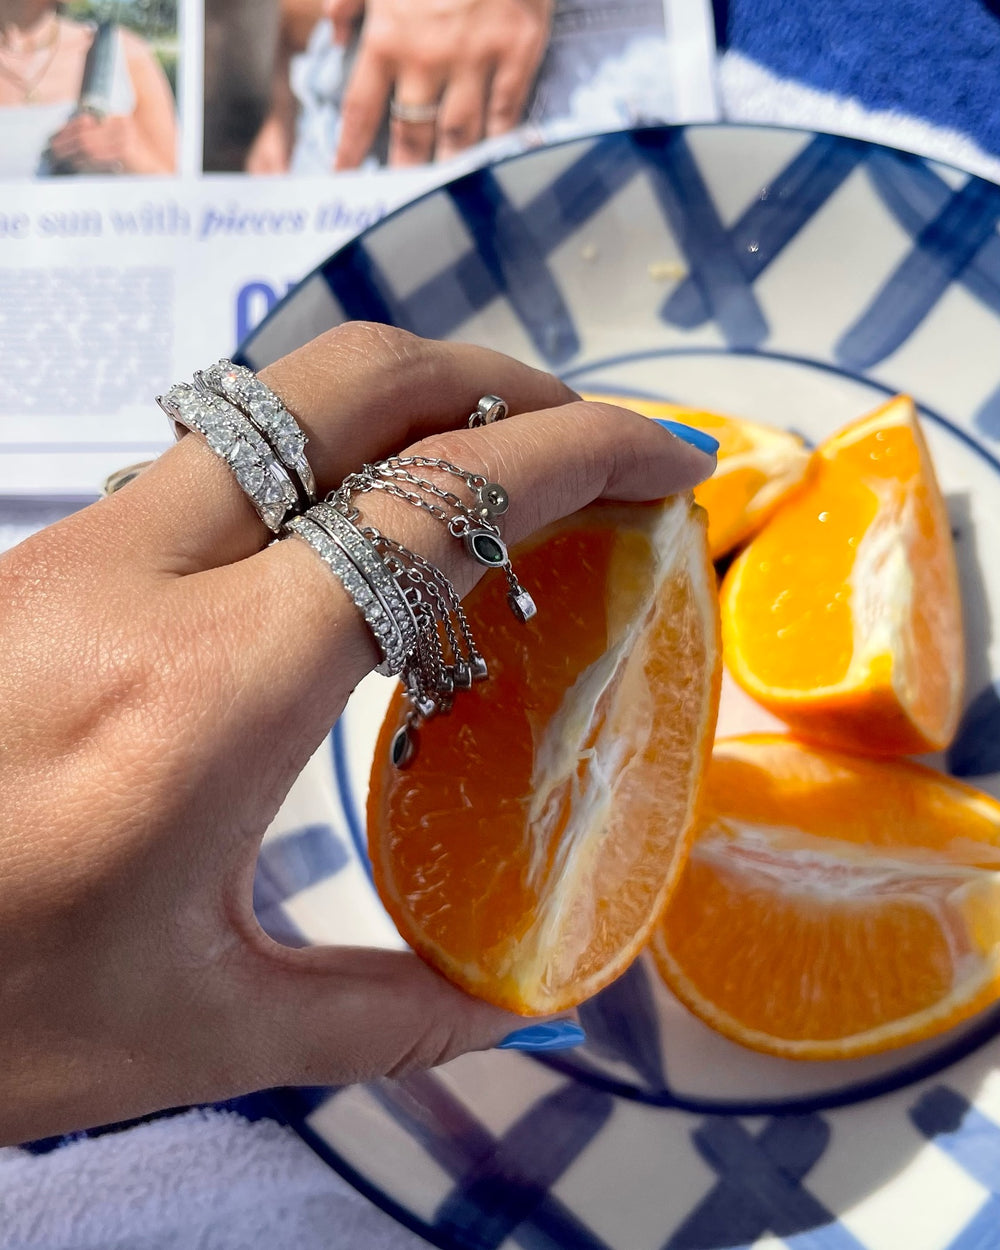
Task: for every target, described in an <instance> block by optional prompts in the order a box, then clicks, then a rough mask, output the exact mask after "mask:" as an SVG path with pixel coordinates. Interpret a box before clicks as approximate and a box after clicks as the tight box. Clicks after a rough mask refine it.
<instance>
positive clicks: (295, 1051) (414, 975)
mask: <svg viewBox="0 0 1000 1250" xmlns="http://www.w3.org/2000/svg"><path fill="white" fill-rule="evenodd" d="M265 958H266V960H267V962H268V963H269V964H270V967H269V968H268V969H267V970H266V971H264V973H263V975H260V974H258V976H256V977H255V986H256V991H255V993H254V994H253V995H251V996H244V995H241V996H240V997H241V1004H242V1005H241V1008H240V1012H239V1014H240V1015H241V1016H242V1020H241V1021H238V1022H235V1023H237V1028H236V1029H234V1032H235V1033H236V1035H237V1036H238V1037H239V1039H240V1041H239V1043H238V1046H239V1049H240V1051H241V1054H242V1060H243V1062H242V1063H241V1064H240V1067H241V1068H242V1069H243V1070H244V1071H245V1073H246V1081H247V1088H248V1089H249V1088H251V1087H252V1088H261V1087H263V1086H268V1085H347V1084H351V1083H353V1082H356V1081H368V1080H372V1079H373V1078H375V1077H379V1076H390V1077H399V1076H402V1075H403V1074H404V1073H406V1072H410V1071H416V1070H420V1069H424V1068H432V1067H436V1066H437V1065H438V1064H440V1063H445V1062H447V1061H448V1060H449V1059H454V1058H456V1057H457V1056H458V1055H462V1054H465V1053H466V1052H468V1051H473V1050H488V1049H490V1048H491V1047H494V1046H496V1045H497V1044H498V1043H500V1042H502V1041H504V1039H507V1038H509V1036H510V1035H511V1034H512V1033H515V1032H519V1031H520V1030H522V1029H524V1028H525V1027H526V1026H527V1027H528V1028H531V1029H532V1033H531V1034H529V1035H528V1037H527V1039H526V1041H527V1044H522V1039H519V1038H514V1039H511V1041H510V1042H507V1043H506V1045H507V1046H508V1047H510V1048H513V1049H533V1050H534V1049H562V1048H565V1047H566V1046H570V1045H576V1044H578V1043H579V1042H581V1041H583V1033H582V1031H581V1030H580V1029H579V1028H578V1027H577V1026H576V1025H569V1026H568V1027H566V1028H561V1029H559V1028H557V1029H553V1028H551V1027H550V1028H542V1029H539V1028H538V1026H539V1025H541V1024H544V1022H545V1018H543V1019H542V1020H539V1019H538V1018H537V1017H535V1018H532V1019H530V1020H526V1019H524V1018H523V1017H521V1016H517V1015H515V1014H513V1013H512V1012H509V1011H504V1010H503V1009H501V1008H499V1007H494V1006H493V1005H492V1004H490V1003H486V1002H483V1001H481V1000H480V999H477V998H473V997H472V996H471V995H469V994H466V993H465V992H464V991H462V990H460V989H458V988H456V987H455V986H453V985H452V984H451V983H450V982H448V981H446V980H445V979H444V978H443V977H441V976H439V975H438V974H437V973H436V972H434V971H433V970H432V969H431V968H430V967H428V965H427V964H425V963H424V962H423V961H422V960H421V959H420V958H419V957H418V956H416V955H414V954H411V953H410V952H406V951H385V950H373V949H370V948H362V947H312V948H306V949H304V950H295V951H293V950H287V949H286V948H280V954H273V953H269V954H268V955H267V956H266V957H265Z"/></svg>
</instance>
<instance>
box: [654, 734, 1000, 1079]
mask: <svg viewBox="0 0 1000 1250" xmlns="http://www.w3.org/2000/svg"><path fill="white" fill-rule="evenodd" d="M652 952H653V956H654V959H655V960H656V963H657V966H658V967H659V969H660V971H661V973H662V975H663V977H664V979H665V980H666V982H667V984H668V985H669V986H670V988H671V989H672V990H673V992H674V993H675V994H676V995H677V997H678V998H680V1000H681V1001H682V1002H683V1003H685V1004H686V1005H687V1006H688V1007H689V1008H690V1009H691V1010H692V1011H693V1012H694V1013H695V1014H696V1015H698V1016H700V1017H701V1018H702V1019H703V1020H704V1021H706V1023H708V1024H710V1025H711V1026H712V1027H713V1028H715V1029H717V1030H718V1031H719V1032H720V1033H723V1034H724V1035H725V1036H726V1037H729V1038H731V1039H732V1040H733V1041H736V1042H740V1043H742V1044H743V1045H745V1046H749V1047H752V1048H753V1049H754V1050H760V1051H765V1052H768V1053H771V1054H775V1055H783V1056H785V1057H787V1058H794V1059H842V1058H852V1057H855V1056H857V1055H864V1054H869V1053H872V1052H875V1051H881V1050H887V1049H889V1048H890V1047H893V1046H901V1045H903V1044H905V1043H908V1042H916V1041H920V1040H922V1039H924V1038H927V1037H931V1036H934V1035H935V1034H937V1033H939V1032H941V1031H942V1030H944V1029H947V1028H949V1027H951V1026H952V1025H955V1024H957V1023H959V1022H960V1021H962V1020H964V1019H966V1018H968V1017H969V1016H971V1015H972V1014H973V1013H974V1012H976V1011H978V1010H980V1009H982V1008H983V1007H985V1006H987V1005H988V1004H989V1003H991V1002H992V1001H993V1000H994V999H996V997H997V996H998V994H1000V803H997V802H996V801H995V800H994V799H992V798H990V797H989V796H987V795H985V794H981V793H979V792H978V791H976V790H973V789H972V788H971V787H969V786H965V785H962V784H961V783H960V782H957V781H955V780H953V779H952V778H950V777H947V776H944V775H942V774H940V773H937V772H933V771H932V770H931V769H928V768H924V767H921V766H920V765H917V764H912V763H909V762H903V761H887V760H868V759H861V758H859V757H856V756H849V755H843V754H840V753H836V752H832V751H826V750H821V749H818V748H810V747H807V746H805V745H803V744H800V743H796V742H795V741H793V740H792V739H790V738H784V737H780V736H777V735H760V736H749V737H746V738H731V739H726V740H722V741H720V742H718V743H716V747H715V752H714V755H713V757H712V763H711V765H710V767H709V771H708V777H707V781H706V787H705V794H704V806H703V815H702V818H701V820H700V822H699V827H698V832H697V834H696V836H695V840H694V842H693V845H692V848H691V854H690V857H689V859H688V861H687V863H686V865H685V867H684V870H683V872H682V873H681V877H680V880H679V882H678V885H677V888H676V890H675V891H674V893H673V894H672V896H671V899H670V902H669V903H668V905H667V910H666V913H665V916H664V920H663V922H662V924H661V925H660V926H659V927H658V929H657V932H656V935H655V937H654V940H653V943H652Z"/></svg>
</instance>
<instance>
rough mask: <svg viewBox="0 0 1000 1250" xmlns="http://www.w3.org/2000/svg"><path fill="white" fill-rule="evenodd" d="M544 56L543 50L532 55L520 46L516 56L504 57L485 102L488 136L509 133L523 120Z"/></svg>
mask: <svg viewBox="0 0 1000 1250" xmlns="http://www.w3.org/2000/svg"><path fill="white" fill-rule="evenodd" d="M541 59H542V49H539V50H538V51H537V52H536V53H535V54H534V55H530V56H529V55H524V54H523V52H522V49H520V48H519V49H518V50H517V55H513V56H510V55H509V56H507V57H505V59H504V60H502V61H501V62H500V64H499V65H498V66H497V71H496V73H495V74H494V76H493V84H492V86H491V88H490V97H489V100H488V101H487V104H486V136H487V138H493V136H494V135H503V134H506V133H507V131H508V130H513V129H514V127H515V126H516V125H518V124H519V123H520V121H521V119H522V118H523V116H524V110H525V107H526V106H527V103H528V93H529V92H530V90H531V87H532V84H533V83H534V80H535V71H536V70H537V69H538V66H539V63H540V61H541Z"/></svg>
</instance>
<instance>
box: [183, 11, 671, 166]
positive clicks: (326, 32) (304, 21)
mask: <svg viewBox="0 0 1000 1250" xmlns="http://www.w3.org/2000/svg"><path fill="white" fill-rule="evenodd" d="M667 42H668V41H667V31H666V28H665V15H664V6H663V4H662V3H661V0H626V2H625V3H623V4H620V5H614V6H609V5H608V4H606V3H603V2H602V0H240V3H235V2H234V0H207V3H206V9H205V74H206V77H205V147H204V168H205V171H206V172H218V171H226V170H229V171H237V170H241V171H244V172H247V173H251V174H282V173H287V172H291V173H295V174H324V173H333V172H336V171H343V170H353V169H369V170H371V169H378V168H383V167H386V168H393V169H399V168H405V167H410V166H414V165H424V164H428V163H431V162H439V161H446V160H449V159H451V158H454V157H457V156H459V155H462V154H463V153H466V152H468V151H469V150H470V149H473V148H475V147H476V146H477V145H480V144H483V143H484V141H485V142H488V141H490V140H494V141H495V140H502V139H503V137H505V136H510V135H511V134H512V133H513V132H515V131H517V130H518V128H521V127H527V128H529V129H532V130H534V131H537V132H538V133H540V134H543V135H544V136H545V137H546V138H548V137H551V136H552V134H553V133H558V132H559V131H560V130H569V129H572V128H573V127H574V125H575V127H576V129H579V128H580V125H581V124H582V123H585V124H586V125H587V126H588V127H591V128H597V129H600V128H604V127H606V128H609V129H610V128H617V127H620V126H622V125H631V124H636V123H639V122H642V121H647V120H655V119H660V118H663V117H667V116H670V115H671V113H672V111H673V109H672V97H673V92H674V90H675V86H674V84H673V83H672V76H671V74H670V73H669V71H668V66H667V64H666V58H665V53H666V48H667ZM248 44H249V45H252V50H251V52H250V54H248V52H247V48H248Z"/></svg>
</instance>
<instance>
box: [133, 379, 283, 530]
mask: <svg viewBox="0 0 1000 1250" xmlns="http://www.w3.org/2000/svg"><path fill="white" fill-rule="evenodd" d="M156 402H157V403H158V404H159V405H160V407H161V408H162V409H163V411H164V412H165V413H166V414H167V416H168V417H169V418H170V420H171V421H172V422H173V425H174V430H175V432H176V433H177V436H178V438H179V437H180V436H181V435H182V434H183V433H184V432H185V431H186V430H194V431H195V432H196V433H197V434H200V435H201V436H202V438H204V440H205V442H206V443H208V445H209V447H210V448H211V449H212V451H214V452H215V454H216V455H217V456H218V457H219V458H220V459H222V460H224V461H225V462H226V464H228V465H229V467H230V469H232V471H233V475H234V476H235V478H236V481H237V482H238V483H239V485H240V487H241V489H242V490H243V493H244V494H245V495H246V496H247V498H248V499H249V500H250V502H251V503H252V504H253V506H254V507H255V508H256V509H257V513H258V515H259V516H260V519H261V520H262V521H263V522H264V524H265V525H266V526H267V528H268V529H269V530H271V532H272V533H274V534H277V533H278V532H279V531H280V529H281V527H282V524H283V522H284V520H285V518H286V517H287V516H288V515H289V514H294V513H295V512H297V511H298V509H299V492H298V489H297V488H296V486H295V483H294V482H293V481H292V479H291V477H290V476H289V474H288V470H287V469H286V468H285V466H284V465H283V464H282V462H281V461H280V460H279V459H278V457H277V455H276V454H275V452H274V450H273V449H272V447H271V445H270V444H269V443H268V442H267V440H266V439H265V438H264V436H263V435H262V434H261V433H260V431H259V430H258V429H257V427H256V426H255V425H253V424H252V423H251V422H250V421H249V420H248V418H247V417H245V416H244V415H243V413H242V412H240V411H239V409H238V408H235V407H234V406H233V405H232V404H231V403H229V401H228V400H225V399H221V398H220V397H219V396H218V395H212V394H203V393H202V392H201V391H196V390H195V389H194V387H193V386H189V385H188V384H187V383H184V382H179V383H177V384H176V385H174V386H172V387H171V388H170V390H169V391H167V393H166V395H158V396H157V399H156Z"/></svg>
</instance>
